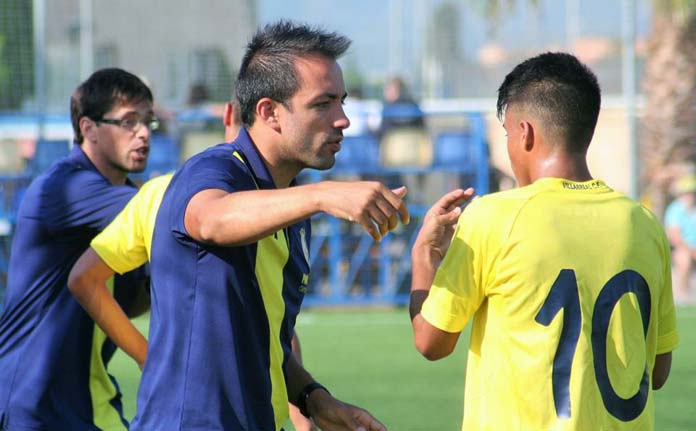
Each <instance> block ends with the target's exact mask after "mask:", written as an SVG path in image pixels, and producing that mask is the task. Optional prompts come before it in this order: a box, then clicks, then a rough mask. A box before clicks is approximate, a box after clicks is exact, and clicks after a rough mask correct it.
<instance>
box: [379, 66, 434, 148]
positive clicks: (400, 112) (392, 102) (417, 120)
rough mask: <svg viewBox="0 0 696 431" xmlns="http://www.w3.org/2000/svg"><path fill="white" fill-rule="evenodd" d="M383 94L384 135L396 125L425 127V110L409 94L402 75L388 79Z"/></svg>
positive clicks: (382, 126)
mask: <svg viewBox="0 0 696 431" xmlns="http://www.w3.org/2000/svg"><path fill="white" fill-rule="evenodd" d="M383 96H384V101H383V105H382V124H381V127H380V135H382V136H384V135H385V134H386V133H387V132H388V131H389V130H391V129H392V128H394V127H415V128H424V127H425V122H424V119H423V111H421V109H420V106H418V103H416V101H415V100H414V99H413V98H412V97H411V95H410V94H409V92H408V89H407V87H406V83H405V82H404V80H403V79H402V78H401V77H399V76H395V77H393V78H391V79H389V80H388V81H387V83H386V84H385V85H384V90H383Z"/></svg>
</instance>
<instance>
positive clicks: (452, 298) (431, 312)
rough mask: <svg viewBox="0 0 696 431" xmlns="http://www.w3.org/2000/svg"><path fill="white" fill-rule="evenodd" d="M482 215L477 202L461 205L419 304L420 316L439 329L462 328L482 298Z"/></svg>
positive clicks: (483, 271)
mask: <svg viewBox="0 0 696 431" xmlns="http://www.w3.org/2000/svg"><path fill="white" fill-rule="evenodd" d="M482 217H484V214H483V212H482V211H480V210H479V205H478V202H477V201H474V202H472V203H471V204H470V205H469V206H467V208H465V210H464V212H463V213H462V215H461V216H460V217H459V221H458V223H457V227H456V229H455V232H454V236H453V238H452V243H451V244H450V247H449V249H448V250H447V254H446V255H445V258H444V260H443V261H442V263H441V264H440V267H439V268H438V270H437V273H436V274H435V280H434V281H433V285H432V287H431V288H430V293H429V294H428V298H427V299H426V300H425V302H424V303H423V307H422V309H421V315H422V316H423V318H424V319H425V320H426V321H427V322H428V323H430V324H431V325H433V326H435V327H436V328H438V329H441V330H443V331H447V332H460V331H462V330H463V329H464V327H465V326H466V324H467V323H468V321H469V319H471V317H472V316H473V315H474V313H476V311H477V310H478V309H479V307H480V306H481V304H482V303H483V301H484V300H485V278H486V276H485V273H486V270H485V269H484V268H485V267H487V264H486V262H485V261H484V260H485V258H486V256H485V255H486V253H485V252H484V250H485V248H486V245H485V244H484V241H485V237H486V235H485V234H483V232H482V228H483V227H484V226H486V224H485V223H482Z"/></svg>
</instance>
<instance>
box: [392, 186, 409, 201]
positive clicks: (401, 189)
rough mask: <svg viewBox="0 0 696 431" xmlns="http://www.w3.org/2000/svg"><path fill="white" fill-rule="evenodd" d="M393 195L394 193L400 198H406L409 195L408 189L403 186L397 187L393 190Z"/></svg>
mask: <svg viewBox="0 0 696 431" xmlns="http://www.w3.org/2000/svg"><path fill="white" fill-rule="evenodd" d="M392 193H394V194H395V195H397V196H398V197H400V198H403V197H404V196H406V193H408V189H407V188H406V186H401V187H397V188H395V189H392Z"/></svg>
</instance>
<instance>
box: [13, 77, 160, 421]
mask: <svg viewBox="0 0 696 431" xmlns="http://www.w3.org/2000/svg"><path fill="white" fill-rule="evenodd" d="M70 111H71V120H72V124H73V131H74V133H75V145H74V146H73V149H72V152H71V153H70V154H69V155H68V156H67V157H65V158H63V159H60V160H58V161H57V162H55V163H54V164H53V165H52V166H51V167H50V168H49V169H48V170H47V171H46V172H44V173H43V174H41V175H40V176H38V177H37V178H36V179H35V180H34V181H33V182H32V183H31V185H30V186H29V188H28V190H27V191H26V194H25V195H24V198H23V200H22V203H21V205H20V207H19V211H18V214H17V227H16V230H15V234H14V240H13V243H12V250H11V257H10V265H9V276H8V286H7V294H6V297H5V304H4V311H3V314H2V316H0V370H1V371H0V429H1V430H3V431H4V430H12V431H14V430H45V431H80V430H89V431H93V430H95V429H101V430H125V429H127V426H128V423H127V421H126V420H125V419H124V418H123V415H122V411H121V394H120V393H119V390H118V386H117V385H116V383H115V380H114V379H113V377H112V376H110V375H109V374H108V373H107V371H106V367H107V363H108V361H109V359H110V358H111V356H112V355H113V353H114V349H115V346H114V345H113V343H111V342H110V341H109V340H108V339H106V336H105V335H104V333H103V332H102V331H100V330H99V328H97V327H96V326H95V324H94V322H93V321H92V319H91V318H90V317H89V316H88V315H87V313H86V312H85V311H84V310H83V309H82V307H80V304H78V303H77V301H75V299H74V298H73V296H72V295H71V294H70V292H69V291H68V289H67V286H66V284H67V280H68V274H69V272H70V269H71V268H72V266H73V264H74V263H75V262H76V261H77V259H78V258H79V257H80V255H81V254H82V252H84V251H85V250H86V249H87V247H88V246H89V243H90V241H91V240H92V238H93V237H94V236H95V235H96V234H97V233H99V232H100V231H101V230H102V229H104V227H106V225H107V224H108V223H109V222H110V221H111V220H112V219H113V218H114V217H115V216H116V214H118V213H119V211H121V210H122V209H123V207H124V206H125V205H126V203H127V202H128V201H129V200H130V199H131V198H132V197H133V196H134V195H135V193H136V191H137V190H136V188H135V186H134V185H133V184H132V183H131V182H130V181H129V180H128V174H129V173H131V172H133V173H136V172H142V171H143V170H144V169H145V167H146V163H147V159H148V151H149V140H150V134H151V133H152V130H154V129H156V128H157V125H158V121H157V118H156V117H155V116H154V114H153V97H152V93H151V92H150V89H149V88H148V87H147V86H146V85H145V84H144V83H143V82H142V81H141V80H140V79H139V78H137V77H136V76H135V75H133V74H131V73H129V72H126V71H124V70H121V69H102V70H99V71H97V72H95V73H94V74H92V75H91V76H90V77H89V78H88V79H87V80H86V81H85V82H83V83H82V84H81V85H80V86H79V87H78V88H77V89H76V90H75V91H74V93H73V95H72V98H71V101H70ZM139 275H142V277H140V276H139ZM133 284H137V285H138V286H140V287H138V288H133ZM122 285H123V287H124V288H123V289H122ZM110 287H111V289H112V292H113V293H114V295H115V296H116V297H117V299H118V300H119V302H120V303H121V304H122V306H123V307H124V308H125V309H126V312H127V313H128V315H129V316H131V315H137V314H138V313H139V312H142V311H144V310H146V309H147V307H148V305H149V298H148V295H147V292H146V291H145V277H144V275H143V274H132V273H131V276H128V277H116V278H114V279H113V280H112V281H111V282H110Z"/></svg>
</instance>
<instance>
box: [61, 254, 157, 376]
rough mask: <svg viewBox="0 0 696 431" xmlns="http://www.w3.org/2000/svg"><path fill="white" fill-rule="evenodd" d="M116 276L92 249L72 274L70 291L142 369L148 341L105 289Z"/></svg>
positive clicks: (69, 284)
mask: <svg viewBox="0 0 696 431" xmlns="http://www.w3.org/2000/svg"><path fill="white" fill-rule="evenodd" d="M113 275H114V271H113V270H112V269H111V268H110V267H109V266H108V265H107V264H106V263H104V261H103V260H102V259H101V258H100V257H99V255H98V254H97V253H96V252H95V251H94V249H93V248H92V247H90V248H88V249H87V250H86V251H85V252H84V253H83V254H82V256H81V257H80V259H78V261H77V262H76V263H75V265H74V266H73V269H72V271H70V276H69V277H68V289H70V293H72V294H73V296H75V299H76V300H77V301H78V302H79V303H80V305H82V307H83V308H84V309H85V310H86V311H87V313H88V314H89V315H90V317H92V319H93V320H94V322H95V323H96V324H97V325H98V326H99V327H100V328H101V329H102V330H103V331H104V333H105V334H106V335H107V336H108V337H109V338H110V339H111V340H112V341H113V342H114V344H116V345H117V346H118V347H120V348H121V349H122V350H123V351H124V352H126V354H128V356H130V357H131V358H133V359H135V361H136V362H137V363H138V365H139V366H140V368H141V369H142V368H143V365H144V364H145V357H146V356H147V341H146V340H145V337H143V335H142V334H141V333H140V331H138V329H137V328H136V327H135V326H134V325H133V324H132V323H131V321H130V320H129V319H128V316H126V313H125V312H124V311H123V309H122V308H121V306H120V305H118V302H117V301H116V299H115V298H114V296H113V295H112V294H111V293H110V292H109V289H108V288H107V287H106V282H107V280H108V279H109V278H111V277H112V276H113Z"/></svg>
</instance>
